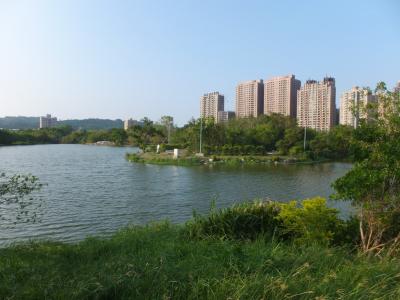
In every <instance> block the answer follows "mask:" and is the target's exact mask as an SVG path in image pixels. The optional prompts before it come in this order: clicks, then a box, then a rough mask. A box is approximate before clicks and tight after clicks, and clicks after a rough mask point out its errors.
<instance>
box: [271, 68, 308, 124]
mask: <svg viewBox="0 0 400 300" xmlns="http://www.w3.org/2000/svg"><path fill="white" fill-rule="evenodd" d="M264 87H265V88H264V114H266V115H270V114H272V113H276V114H282V115H284V116H291V117H293V118H295V117H296V111H297V109H296V107H297V91H298V90H299V89H300V87H301V82H300V80H297V79H296V78H295V76H294V75H288V76H280V77H274V78H271V79H268V80H266V81H265V84H264Z"/></svg>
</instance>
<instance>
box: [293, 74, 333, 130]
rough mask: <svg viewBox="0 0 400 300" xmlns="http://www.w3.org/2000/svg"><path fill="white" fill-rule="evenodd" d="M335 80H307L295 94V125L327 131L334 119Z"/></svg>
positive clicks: (327, 78) (329, 78)
mask: <svg viewBox="0 0 400 300" xmlns="http://www.w3.org/2000/svg"><path fill="white" fill-rule="evenodd" d="M335 99H336V87H335V79H334V78H331V77H325V78H324V80H323V81H322V82H317V81H315V80H307V81H306V83H305V84H304V86H303V87H301V89H300V90H299V91H298V92H297V123H298V124H299V126H301V127H308V128H313V129H316V130H329V129H331V128H332V127H333V126H334V124H335V117H336V104H335Z"/></svg>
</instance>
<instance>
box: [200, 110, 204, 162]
mask: <svg viewBox="0 0 400 300" xmlns="http://www.w3.org/2000/svg"><path fill="white" fill-rule="evenodd" d="M202 136H203V117H200V154H201V153H203V152H202Z"/></svg>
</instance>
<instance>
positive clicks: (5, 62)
mask: <svg viewBox="0 0 400 300" xmlns="http://www.w3.org/2000/svg"><path fill="white" fill-rule="evenodd" d="M399 16H400V1H398V0H374V1H372V0H371V1H368V0H364V1H358V0H354V1H350V0H347V1H313V0H311V1H306V0H304V1H294V0H292V1H290V0H281V1H266V0H265V1H261V0H260V1H244V0H243V1H236V0H231V1H217V0H214V1H211V0H202V1H189V0H186V1H183V0H182V1H178V0H177V1H172V0H171V1H169V0H163V1H161V0H159V1H133V0H132V1H122V0H121V1H111V0H109V1H102V0H96V1H94V0H85V1H81V0H65V1H63V0H48V1H46V0H35V1H34V0H26V1H22V0H0V116H6V115H30V116H31V115H33V116H39V115H43V114H46V113H52V114H54V115H56V116H58V117H59V118H62V119H67V118H87V117H99V118H123V119H124V118H128V117H133V118H142V117H144V116H147V117H150V118H151V119H154V120H158V119H159V118H160V117H161V116H162V115H172V116H174V117H175V121H176V122H177V123H178V124H180V125H182V124H184V123H185V122H186V121H188V120H189V119H190V118H191V117H192V116H194V117H197V116H198V115H199V97H200V96H201V95H202V94H203V93H205V92H209V91H215V90H217V91H220V92H221V93H223V94H224V95H225V99H226V100H225V105H226V108H228V109H233V108H234V97H235V85H236V84H237V83H238V82H240V81H243V80H250V79H266V78H269V77H272V76H279V75H286V74H295V75H296V77H297V78H299V79H300V80H302V82H304V81H305V80H307V79H311V78H312V79H317V80H320V79H322V77H323V76H325V75H330V76H333V77H335V78H336V82H337V94H338V96H337V102H338V101H339V95H340V93H341V92H342V91H343V90H345V89H348V88H351V87H352V86H354V85H359V86H371V87H374V86H375V84H376V83H377V82H378V81H381V80H383V81H385V82H387V84H388V85H389V86H390V87H391V86H394V84H395V83H396V82H397V81H398V80H400V17H399Z"/></svg>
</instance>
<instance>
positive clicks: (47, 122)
mask: <svg viewBox="0 0 400 300" xmlns="http://www.w3.org/2000/svg"><path fill="white" fill-rule="evenodd" d="M56 125H57V118H56V117H52V116H51V115H46V116H45V117H40V118H39V128H50V127H54V126H56Z"/></svg>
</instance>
